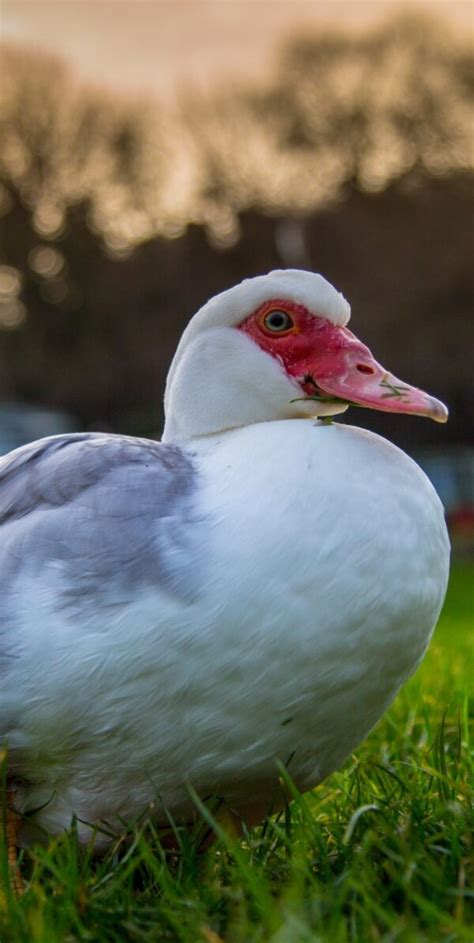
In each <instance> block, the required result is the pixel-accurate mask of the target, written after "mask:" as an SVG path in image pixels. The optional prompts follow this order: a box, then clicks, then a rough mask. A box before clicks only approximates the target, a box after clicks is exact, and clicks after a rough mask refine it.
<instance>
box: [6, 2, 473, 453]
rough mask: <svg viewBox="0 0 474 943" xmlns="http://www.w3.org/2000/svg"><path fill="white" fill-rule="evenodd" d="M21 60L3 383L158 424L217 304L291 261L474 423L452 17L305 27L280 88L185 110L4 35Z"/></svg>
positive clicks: (467, 148)
mask: <svg viewBox="0 0 474 943" xmlns="http://www.w3.org/2000/svg"><path fill="white" fill-rule="evenodd" d="M2 73H3V74H2V82H1V87H0V217H1V218H0V223H1V225H2V234H3V235H2V241H3V247H2V259H1V260H0V397H4V398H6V397H7V398H8V397H10V398H21V399H23V400H26V401H33V402H43V403H44V404H45V405H50V406H56V407H58V406H59V407H62V408H66V409H69V410H71V411H73V412H74V413H76V415H77V416H78V417H79V419H80V421H81V422H82V423H83V424H85V425H87V426H91V425H97V424H100V425H102V426H104V425H107V424H109V425H110V426H112V427H117V426H120V428H130V429H132V430H133V431H135V430H136V431H138V430H146V429H149V428H150V424H151V425H152V427H153V428H158V426H159V423H160V421H161V416H160V413H159V412H157V411H155V412H153V414H152V413H151V412H150V404H154V407H153V408H154V409H155V410H156V409H157V406H156V404H157V403H159V400H160V395H161V390H162V387H163V382H164V376H165V372H166V368H167V364H168V363H169V359H170V357H171V355H172V352H173V349H174V346H175V344H176V341H177V338H178V335H179V333H180V331H181V330H182V327H183V326H184V324H185V322H186V321H187V319H188V318H189V317H190V316H191V315H192V313H193V312H194V310H195V309H196V307H197V306H198V305H199V304H201V303H202V302H203V301H204V300H205V299H206V297H208V296H209V295H210V294H212V293H214V292H216V291H219V290H221V289H222V288H225V287H228V285H230V284H233V283H235V282H236V281H238V280H239V279H240V278H242V277H244V276H246V275H252V274H256V273H258V272H261V271H265V270H268V269H269V268H272V267H278V266H281V265H284V266H288V265H289V266H298V267H309V268H313V269H315V270H320V271H323V272H324V274H326V275H327V277H329V278H330V279H331V280H333V281H334V282H335V284H337V286H338V287H339V288H341V289H342V290H343V291H344V292H345V293H346V294H347V296H348V297H349V298H350V300H351V301H352V302H353V306H354V308H355V309H356V310H357V321H356V323H355V329H356V330H357V331H358V332H359V333H360V334H361V336H363V337H364V339H365V340H366V341H367V342H368V343H371V344H373V346H374V347H375V353H376V355H378V356H379V357H380V359H382V360H383V358H384V357H385V359H386V360H387V361H388V362H387V366H389V367H390V368H392V369H393V370H394V371H395V372H398V373H400V374H401V375H402V376H403V375H404V373H405V374H406V379H407V380H412V381H415V382H417V383H419V384H420V385H422V384H424V385H426V386H427V387H428V388H432V390H433V392H435V393H436V394H437V395H440V396H443V395H444V396H445V397H446V398H447V399H448V401H449V402H450V404H451V405H452V406H453V407H454V408H455V417H457V418H455V421H454V423H451V424H450V427H449V429H448V433H447V435H448V436H451V438H454V439H460V438H463V437H464V435H465V428H466V427H467V421H466V417H467V411H468V408H469V407H470V405H472V391H470V381H469V377H468V368H467V366H466V367H465V368H463V367H462V365H460V361H461V360H462V358H463V353H464V350H465V348H466V345H468V344H469V341H468V339H467V337H466V330H467V324H468V310H469V305H470V301H471V297H472V274H471V262H470V258H469V234H470V233H471V226H472V223H471V215H470V207H469V200H470V198H471V194H472V189H471V187H472V176H471V168H472V156H473V155H472V141H471V127H472V125H471V122H470V113H469V108H470V104H469V101H470V96H471V97H472V87H473V85H474V81H473V72H472V63H471V60H470V57H469V54H468V50H467V48H466V46H465V44H464V43H463V42H462V41H461V40H459V39H457V38H455V37H453V36H452V35H450V34H449V31H448V29H447V28H446V24H444V23H443V22H438V21H435V20H431V19H427V18H426V17H420V16H418V15H414V14H403V15H402V14H400V15H399V16H398V17H396V18H395V19H393V20H389V21H387V22H386V23H385V25H383V26H382V27H380V28H379V29H377V30H375V31H372V32H369V33H365V34H352V33H345V32H321V33H315V34H309V35H306V36H300V37H298V36H296V37H295V38H293V39H291V40H289V41H287V42H286V44H285V45H284V46H283V47H282V49H281V51H280V54H279V56H278V57H277V58H276V61H275V65H274V69H273V72H272V73H271V74H270V75H268V76H267V77H266V79H265V80H264V81H263V82H261V83H260V84H258V85H257V84H255V83H254V84H253V85H249V84H247V85H244V84H242V83H241V84H240V85H234V86H230V85H227V86H225V87H221V88H217V89H215V90H214V91H213V92H212V93H211V92H209V93H207V94H200V95H198V94H196V93H195V92H193V91H192V90H190V89H188V91H187V92H186V93H185V94H183V95H182V97H181V100H180V102H179V104H178V106H177V107H174V108H171V107H170V106H168V107H165V106H164V105H163V104H160V103H157V102H156V101H151V100H143V99H125V98H120V97H118V96H114V95H112V94H111V93H106V92H104V91H102V90H100V89H91V88H87V87H83V86H81V85H80V84H78V82H77V81H76V80H75V79H74V77H73V76H72V75H71V74H70V73H69V71H68V70H67V68H66V67H65V66H64V64H63V63H61V62H59V61H58V60H56V59H52V58H50V57H47V56H45V55H42V54H39V53H38V52H37V51H33V50H29V49H24V48H19V47H14V46H4V48H3V55H2ZM471 235H472V233H471ZM448 323H449V331H447V330H446V325H447V324H448ZM428 327H429V331H428V330H427V328H428ZM2 329H3V330H2ZM428 337H429V343H427V338H428ZM355 419H356V417H353V416H351V421H354V420H355ZM363 422H364V424H366V425H369V424H372V427H374V428H377V429H380V430H381V431H384V429H385V428H386V424H387V419H386V417H381V416H375V418H374V417H373V415H371V416H370V419H369V416H368V414H364V416H363ZM389 422H390V428H391V430H392V432H394V433H395V435H394V436H393V435H392V437H395V438H397V434H398V432H397V430H399V429H401V426H400V425H399V423H398V424H397V420H396V418H395V417H389ZM414 423H415V424H414V426H412V428H413V430H414V432H413V435H415V436H416V435H418V434H420V435H421V436H422V437H423V436H424V439H425V441H429V436H430V435H433V433H432V432H430V433H429V432H428V431H427V429H428V426H427V424H425V425H423V430H424V431H423V433H420V432H419V430H420V428H421V426H418V425H417V420H415V421H414ZM387 428H388V427H387ZM400 435H401V441H402V442H403V437H404V435H405V433H404V432H401V433H400Z"/></svg>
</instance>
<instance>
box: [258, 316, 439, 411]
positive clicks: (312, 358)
mask: <svg viewBox="0 0 474 943" xmlns="http://www.w3.org/2000/svg"><path fill="white" fill-rule="evenodd" d="M272 311H284V312H285V313H286V314H288V315H289V316H290V318H291V319H292V326H291V327H290V328H289V330H286V331H283V332H280V333H278V332H275V331H271V330H269V329H268V328H267V327H266V326H265V323H264V319H265V317H266V316H267V315H268V314H269V313H270V312H272ZM239 330H241V331H244V333H246V334H248V336H249V337H251V338H252V340H253V341H254V342H255V343H256V344H258V346H259V347H261V348H262V350H264V351H266V353H268V354H270V356H272V357H275V358H276V359H277V360H279V362H280V363H281V365H282V367H283V369H284V370H285V371H286V373H287V374H288V376H290V377H291V378H292V379H295V380H297V382H298V383H299V385H300V387H301V390H302V392H303V393H304V394H305V395H306V396H320V397H325V398H326V400H329V401H331V399H334V398H335V399H338V400H345V401H346V402H349V403H356V404H357V405H359V406H366V407H369V408H372V409H379V410H383V411H384V412H390V413H409V414H412V415H417V416H429V417H431V418H432V419H434V420H436V421H437V422H446V420H447V418H448V411H447V409H446V407H445V406H444V405H443V403H441V402H440V401H439V400H437V399H434V397H431V396H429V395H428V394H427V393H424V392H423V390H419V389H417V388H416V387H413V386H409V385H408V384H407V383H403V382H402V381H401V380H398V379H397V378H396V377H395V376H393V374H391V373H389V372H388V371H387V370H385V368H384V367H382V366H381V365H380V364H379V363H377V361H376V360H375V359H374V357H373V356H372V354H371V352H370V350H369V348H368V347H366V346H365V344H362V343H361V341H359V340H358V339H357V337H356V336H355V335H354V334H353V333H352V331H349V330H348V328H346V327H337V326H336V325H334V324H331V322H330V321H327V320H326V318H322V317H319V316H318V315H314V314H312V313H310V312H309V311H308V310H307V309H306V308H305V307H304V306H303V305H298V304H295V303H294V302H292V301H288V300H287V299H284V298H273V299H271V300H270V301H266V302H265V303H264V304H263V305H261V306H260V307H259V308H257V310H256V311H254V312H253V314H251V315H250V316H249V317H247V318H246V319H245V321H243V322H242V324H240V325H239Z"/></svg>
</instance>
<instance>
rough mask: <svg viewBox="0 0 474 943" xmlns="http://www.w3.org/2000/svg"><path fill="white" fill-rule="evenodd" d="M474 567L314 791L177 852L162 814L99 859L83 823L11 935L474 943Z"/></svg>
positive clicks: (35, 875) (209, 941)
mask: <svg viewBox="0 0 474 943" xmlns="http://www.w3.org/2000/svg"><path fill="white" fill-rule="evenodd" d="M473 582H474V570H473V568H472V566H469V565H468V564H465V565H463V566H461V565H458V566H456V567H455V568H454V569H453V574H452V579H451V583H450V589H449V594H448V599H447V603H446V606H445V609H444V612H443V615H442V617H441V620H440V624H439V626H438V629H437V631H436V635H435V639H434V641H433V643H432V645H431V648H430V651H429V653H428V655H427V657H426V659H425V661H424V663H423V666H422V667H421V669H420V670H419V671H418V673H417V674H416V676H415V677H414V678H413V679H412V680H411V681H410V683H409V684H408V685H407V686H406V687H405V688H404V690H403V691H402V692H401V694H400V695H399V697H398V698H397V701H396V703H395V704H394V705H393V707H392V708H391V710H390V711H389V713H388V714H387V715H386V716H385V718H384V719H383V721H382V722H381V723H380V724H379V725H378V727H377V728H376V730H375V731H374V732H373V733H372V734H371V735H370V737H369V738H368V740H367V741H366V742H365V743H364V744H363V745H362V746H361V747H360V748H359V749H358V751H357V752H356V754H355V755H354V756H353V757H352V758H351V759H350V760H349V761H348V762H347V763H346V765H345V767H344V768H343V769H342V770H341V771H340V772H338V773H336V774H334V775H333V776H331V777H330V778H329V779H328V780H327V781H326V782H325V783H323V784H322V785H321V786H319V787H318V788H317V789H316V790H314V792H313V793H307V794H306V795H305V796H304V797H302V796H299V795H296V796H295V799H294V801H293V802H292V803H291V804H290V805H289V806H288V807H287V808H286V810H285V812H284V813H283V814H282V815H281V816H280V817H279V818H277V819H273V820H269V821H267V822H266V823H265V824H264V825H263V826H262V827H260V828H257V829H254V830H252V831H251V832H250V834H248V835H247V836H246V837H245V839H238V838H236V837H235V836H232V834H231V833H230V832H228V831H226V830H224V829H222V828H221V829H220V831H219V838H218V841H217V842H216V843H215V844H214V845H213V846H212V847H211V848H210V849H209V850H208V851H207V852H205V853H199V850H198V849H199V844H200V838H199V836H198V834H197V832H198V829H197V830H196V834H195V835H193V836H190V837H186V836H183V837H182V838H181V847H180V848H179V850H178V852H177V853H176V854H173V855H172V856H170V855H169V853H168V854H166V853H165V852H164V851H163V850H162V849H161V847H160V844H159V842H158V840H157V838H156V837H155V836H154V835H153V834H152V833H151V831H150V829H148V830H147V831H142V832H141V831H140V830H139V829H136V830H135V833H134V835H133V841H132V843H131V845H129V846H128V847H127V846H125V848H124V847H122V849H121V852H119V851H118V850H117V849H114V850H113V851H112V852H111V853H110V854H109V855H108V856H107V858H105V859H104V860H102V861H100V862H98V863H95V864H94V863H92V862H91V860H90V858H89V857H88V855H87V854H84V853H80V852H79V851H78V848H77V845H76V842H75V838H74V834H73V833H72V834H69V835H66V836H63V837H61V838H59V839H55V840H54V841H52V842H51V844H50V845H49V847H48V848H37V849H34V850H32V851H31V852H30V853H29V854H28V855H25V856H24V860H23V863H22V867H23V870H24V873H25V875H26V876H27V878H28V891H27V893H26V894H25V896H24V897H23V898H22V899H20V900H19V901H17V900H15V899H14V898H13V897H12V896H11V895H7V896H6V897H5V898H4V902H3V908H2V906H1V905H0V910H1V911H2V912H0V943H10V941H15V943H23V941H24V943H57V941H61V943H63V941H68V943H69V941H71V943H73V941H91V943H102V941H107V943H108V941H114V943H115V941H116V943H119V941H120V943H123V941H130V943H131V941H133V943H141V941H150V943H151V941H153V943H161V941H183V943H220V941H221V940H225V941H226V943H227V941H228V943H257V941H258V943H261V941H262V943H263V941H265V943H267V941H268V943H270V941H271V943H309V941H314V943H345V941H363V943H366V941H367V943H369V941H386V943H389V941H390V943H395V941H400V943H401V941H403V943H411V941H413V943H424V941H433V943H435V941H436V943H439V941H446V943H454V941H469V943H472V941H473V939H474V932H473V930H472V929H469V927H471V928H472V926H473V924H474V913H473V907H472V904H473V896H474V893H473V890H472V883H471V884H470V882H469V875H470V868H472V848H471V847H470V841H471V839H472V834H473V825H474V822H473V818H472V809H473V806H472V794H471V795H470V793H469V784H470V783H471V784H472V779H470V772H471V773H472V769H471V771H470V766H469V747H468V733H469V707H468V698H467V691H468V684H469V681H470V679H472V677H473V674H474V672H473V667H474V666H473V650H472V640H473V631H472V621H471V620H472V585H473ZM470 593H471V598H470ZM287 787H288V789H290V790H291V788H292V787H291V784H290V783H288V784H287ZM206 814H207V813H206ZM200 827H201V831H202V828H205V827H206V822H205V820H203V822H202V823H201V826H200ZM471 877H472V871H471Z"/></svg>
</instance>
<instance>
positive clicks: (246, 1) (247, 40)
mask: <svg viewBox="0 0 474 943" xmlns="http://www.w3.org/2000/svg"><path fill="white" fill-rule="evenodd" d="M399 6H400V4H399V2H398V0H0V18H1V19H0V26H1V36H2V38H3V39H4V40H7V41H8V40H10V41H15V42H17V43H21V44H27V45H33V46H34V47H36V48H37V49H42V50H47V51H49V52H54V53H56V54H58V55H60V56H61V57H62V58H64V59H65V60H66V61H67V62H68V63H69V64H70V66H71V68H72V69H73V71H74V72H75V73H76V74H77V75H78V76H79V77H80V78H81V79H85V80H86V81H87V82H90V83H92V84H94V85H96V84H100V85H106V86H108V87H111V88H113V89H115V90H117V91H124V92H132V93H135V92H145V93H150V92H151V93H152V94H159V95H160V96H162V97H167V96H170V95H171V96H172V95H173V94H174V92H175V90H176V89H179V87H180V86H182V85H186V84H189V83H193V84H195V85H196V84H197V85H200V86H205V85H208V84H210V83H212V82H214V81H215V80H216V79H222V78H224V77H228V76H233V75H234V76H237V77H239V78H240V77H242V76H245V75H249V76H252V77H254V76H258V75H259V74H262V73H263V72H264V70H265V68H266V67H268V65H269V64H270V63H271V59H272V55H273V54H274V50H275V48H276V47H277V46H278V42H279V41H280V40H281V38H282V36H284V35H286V34H287V33H288V32H289V31H296V30H297V29H301V28H303V29H304V28H307V27H309V26H310V27H312V28H314V27H317V26H327V25H329V24H331V25H334V24H339V25H344V27H346V28H347V27H350V28H354V29H360V28H364V27H365V26H367V25H370V24H374V23H376V22H377V21H379V20H380V19H382V18H383V17H384V16H385V15H386V14H387V13H388V12H390V11H393V10H394V9H396V8H397V7H399ZM404 7H405V9H419V10H423V9H428V10H431V11H433V12H434V11H437V12H439V13H440V14H441V15H444V16H445V17H446V18H447V19H448V20H449V21H450V22H451V23H452V25H453V27H454V28H455V29H456V30H461V31H462V32H463V33H466V32H469V31H472V29H473V20H474V0H405V3H404Z"/></svg>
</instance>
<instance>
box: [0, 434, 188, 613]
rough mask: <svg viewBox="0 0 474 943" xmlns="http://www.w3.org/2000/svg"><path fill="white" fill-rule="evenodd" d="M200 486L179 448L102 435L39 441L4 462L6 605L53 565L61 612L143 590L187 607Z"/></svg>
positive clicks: (0, 579) (1, 528)
mask: <svg viewBox="0 0 474 943" xmlns="http://www.w3.org/2000/svg"><path fill="white" fill-rule="evenodd" d="M196 477H197V476H196V472H195V469H194V466H193V462H192V458H191V457H190V456H189V455H187V454H185V453H184V452H183V451H182V450H181V449H179V448H177V447H174V446H170V445H164V444H162V443H159V442H153V441H152V440H149V439H138V438H132V437H128V436H120V435H106V434H101V433H89V434H86V433H84V434H75V435H62V436H53V437H51V438H47V439H41V440H39V441H38V442H34V443H32V444H31V445H27V446H24V447H22V448H20V449H17V450H16V451H14V452H12V453H10V454H9V455H7V456H5V457H4V458H2V459H0V593H1V595H2V599H3V602H4V603H5V602H8V598H9V597H10V596H11V592H12V588H13V586H14V584H17V590H18V583H17V581H18V579H19V578H20V577H21V574H22V572H26V571H28V573H31V572H32V571H34V572H35V575H39V577H40V578H41V572H42V571H44V568H45V567H47V566H48V565H49V566H50V565H51V564H53V565H55V564H57V565H58V566H60V568H61V574H62V577H63V578H62V579H61V585H62V590H61V594H60V596H61V598H60V599H59V598H58V605H60V606H64V607H70V606H72V607H73V608H74V609H75V610H76V611H77V610H78V608H79V610H82V611H84V607H86V606H88V605H92V606H94V607H95V608H97V606H98V605H104V606H108V605H117V604H121V603H122V602H123V601H124V600H126V598H127V597H129V596H130V595H133V592H135V591H136V587H137V585H139V584H142V585H143V584H149V585H152V586H156V587H159V588H160V589H162V590H163V591H167V592H171V593H175V594H178V595H179V596H180V597H182V598H185V599H189V597H190V595H191V596H192V595H193V593H195V592H196V590H197V586H198V582H197V581H198V566H197V564H198V559H197V558H198V557H199V539H198V538H197V532H198V531H199V521H198V518H197V516H196V513H197V512H196V510H195V501H194V496H195V489H196ZM1 608H2V610H3V612H4V614H5V613H7V612H8V606H4V605H2V607H1ZM7 617H8V616H7V615H4V618H7ZM1 618H2V617H1V615H0V620H1Z"/></svg>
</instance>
